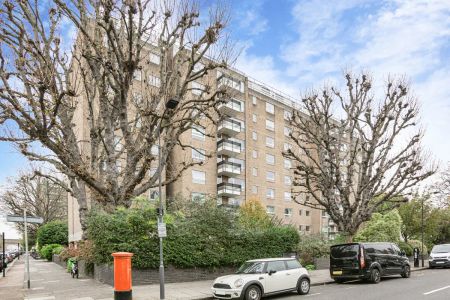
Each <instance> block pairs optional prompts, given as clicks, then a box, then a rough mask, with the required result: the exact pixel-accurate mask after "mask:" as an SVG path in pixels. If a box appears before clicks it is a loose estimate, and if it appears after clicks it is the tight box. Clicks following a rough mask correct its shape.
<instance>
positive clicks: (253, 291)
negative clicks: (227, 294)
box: [245, 285, 261, 300]
mask: <svg viewBox="0 0 450 300" xmlns="http://www.w3.org/2000/svg"><path fill="white" fill-rule="evenodd" d="M260 299H261V289H260V288H259V287H257V286H256V285H251V286H249V287H248V288H247V289H246V290H245V300H260Z"/></svg>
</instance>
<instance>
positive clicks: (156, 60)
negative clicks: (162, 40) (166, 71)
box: [149, 53, 161, 65]
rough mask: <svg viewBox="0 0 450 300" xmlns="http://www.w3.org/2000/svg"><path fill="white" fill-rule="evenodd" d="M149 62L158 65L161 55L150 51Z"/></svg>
mask: <svg viewBox="0 0 450 300" xmlns="http://www.w3.org/2000/svg"><path fill="white" fill-rule="evenodd" d="M149 57H150V62H151V63H154V64H155V65H159V64H160V63H161V57H160V56H159V55H158V54H155V53H150V54H149Z"/></svg>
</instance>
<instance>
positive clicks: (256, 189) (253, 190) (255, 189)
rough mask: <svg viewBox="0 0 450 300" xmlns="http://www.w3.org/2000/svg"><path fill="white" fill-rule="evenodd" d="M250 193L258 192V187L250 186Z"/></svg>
mask: <svg viewBox="0 0 450 300" xmlns="http://www.w3.org/2000/svg"><path fill="white" fill-rule="evenodd" d="M252 193H253V194H258V187H257V186H256V185H253V186H252Z"/></svg>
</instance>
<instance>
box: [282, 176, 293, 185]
mask: <svg viewBox="0 0 450 300" xmlns="http://www.w3.org/2000/svg"><path fill="white" fill-rule="evenodd" d="M284 184H285V185H292V177H291V176H284Z"/></svg>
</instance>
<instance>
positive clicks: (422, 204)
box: [420, 197, 424, 268]
mask: <svg viewBox="0 0 450 300" xmlns="http://www.w3.org/2000/svg"><path fill="white" fill-rule="evenodd" d="M423 201H424V198H423V197H422V249H421V250H420V252H421V254H422V268H423V267H424V262H423Z"/></svg>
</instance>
